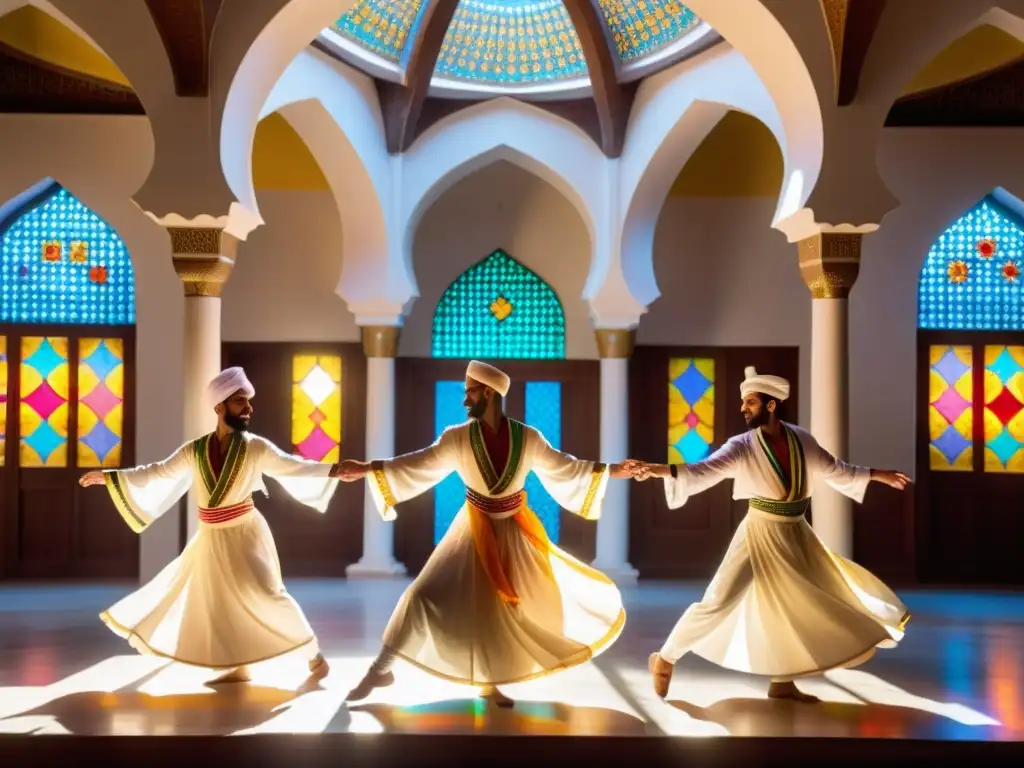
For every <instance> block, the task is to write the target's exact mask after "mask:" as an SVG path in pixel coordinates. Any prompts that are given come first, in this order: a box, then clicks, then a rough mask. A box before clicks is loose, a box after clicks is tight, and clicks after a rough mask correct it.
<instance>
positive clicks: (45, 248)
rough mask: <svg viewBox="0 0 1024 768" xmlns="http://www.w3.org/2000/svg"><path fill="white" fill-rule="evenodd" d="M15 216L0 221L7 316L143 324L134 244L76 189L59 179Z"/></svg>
mask: <svg viewBox="0 0 1024 768" xmlns="http://www.w3.org/2000/svg"><path fill="white" fill-rule="evenodd" d="M8 221H9V220H8ZM8 221H0V232H2V233H3V236H2V239H0V323H70V324H75V325H133V324H134V323H135V277H134V273H133V271H132V262H131V258H130V257H129V255H128V250H127V248H125V245H124V242H123V241H122V240H121V238H120V237H119V236H118V234H117V232H115V231H114V230H113V228H112V227H111V226H110V225H109V224H107V223H106V222H105V221H104V220H103V219H101V218H100V217H99V216H97V215H96V214H95V213H93V212H92V211H91V210H89V209H88V208H86V207H85V206H84V205H83V204H82V203H81V202H80V201H79V200H78V199H77V198H75V197H74V196H73V195H72V194H71V193H70V192H68V191H67V190H66V189H64V188H63V187H61V186H60V185H59V184H56V183H54V184H53V186H52V187H51V188H50V190H49V192H48V196H46V197H44V198H43V200H42V201H41V202H39V203H37V204H36V206H35V207H34V208H32V209H30V210H28V211H25V212H23V213H21V215H20V216H19V217H18V218H17V220H15V221H14V222H13V223H11V224H10V226H9V227H8V226H6V225H7V224H8Z"/></svg>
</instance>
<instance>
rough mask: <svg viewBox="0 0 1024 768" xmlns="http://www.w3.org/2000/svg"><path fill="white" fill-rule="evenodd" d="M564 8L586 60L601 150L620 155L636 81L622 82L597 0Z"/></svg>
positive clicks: (580, 0) (582, 0)
mask: <svg viewBox="0 0 1024 768" xmlns="http://www.w3.org/2000/svg"><path fill="white" fill-rule="evenodd" d="M565 9H566V10H567V11H568V12H569V18H570V19H572V23H573V26H574V27H575V28H576V34H577V35H578V36H579V39H580V47H581V48H582V49H583V55H584V57H585V58H586V60H587V70H588V72H589V74H590V86H591V89H592V91H593V99H594V104H595V105H596V107H597V115H598V121H599V123H600V126H601V141H600V146H601V151H602V152H604V154H605V155H606V156H607V157H619V156H620V155H621V154H622V148H623V146H624V145H625V142H626V126H627V125H628V123H629V113H630V110H631V109H632V108H633V99H634V98H635V97H636V90H637V83H629V84H626V85H622V84H620V83H619V78H618V71H617V68H616V63H617V61H618V56H617V54H616V53H615V46H614V44H613V43H612V41H611V40H610V39H609V36H608V30H607V28H606V27H605V24H604V18H603V16H602V14H601V11H600V9H599V8H598V5H597V2H596V0H573V2H568V3H566V4H565Z"/></svg>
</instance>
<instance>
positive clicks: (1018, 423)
mask: <svg viewBox="0 0 1024 768" xmlns="http://www.w3.org/2000/svg"><path fill="white" fill-rule="evenodd" d="M984 414H985V416H984V419H985V471H986V472H1004V473H1021V472H1024V346H1005V345H1002V344H997V345H988V346H986V347H985V411H984Z"/></svg>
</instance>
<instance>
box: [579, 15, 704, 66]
mask: <svg viewBox="0 0 1024 768" xmlns="http://www.w3.org/2000/svg"><path fill="white" fill-rule="evenodd" d="M597 4H598V7H599V8H600V9H601V13H602V14H604V18H605V22H606V23H607V25H608V32H609V34H610V35H611V37H612V41H613V42H614V43H615V50H616V51H617V52H618V54H619V60H620V61H622V62H628V61H636V60H637V59H642V58H644V57H645V56H648V55H650V54H652V53H654V52H656V51H659V50H661V49H662V48H665V47H666V46H668V45H670V44H672V43H674V42H675V41H676V40H678V39H679V38H681V37H682V36H683V35H685V34H687V33H688V32H690V31H692V30H693V29H694V28H696V27H697V25H698V24H699V23H700V19H698V18H697V16H696V15H695V14H694V12H693V11H691V10H690V9H689V8H687V7H686V6H685V5H682V4H681V3H679V2H676V0H646V1H645V2H643V3H625V2H623V1H622V0H597Z"/></svg>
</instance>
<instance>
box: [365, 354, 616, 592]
mask: <svg viewBox="0 0 1024 768" xmlns="http://www.w3.org/2000/svg"><path fill="white" fill-rule="evenodd" d="M492 362H493V364H494V365H497V366H499V367H500V368H501V369H502V370H503V371H505V372H506V373H508V375H509V376H510V377H511V378H512V386H511V388H510V389H509V393H508V396H507V397H506V400H505V411H506V413H507V414H508V415H509V416H510V417H511V418H514V419H519V420H522V421H526V422H527V423H530V422H531V421H533V422H535V423H534V426H537V427H538V428H540V429H541V431H546V429H551V428H550V427H547V426H546V425H545V424H543V423H540V422H539V421H538V418H537V416H538V415H537V414H535V413H534V414H531V413H528V412H527V411H528V410H529V409H528V407H527V406H528V403H529V401H530V389H531V388H533V389H535V390H536V389H539V388H540V387H543V386H545V385H548V384H552V383H557V384H558V385H559V387H558V388H559V390H560V397H559V413H558V414H557V415H556V416H555V418H556V419H557V421H558V422H559V423H558V424H557V427H558V429H560V432H561V434H560V435H559V436H558V437H559V438H560V439H559V440H557V441H556V440H555V439H554V435H553V434H548V435H547V436H548V438H549V440H551V442H552V444H555V445H557V446H558V447H560V448H561V450H564V451H566V452H568V453H571V454H573V455H575V456H578V457H580V458H585V459H597V458H598V454H599V449H600V445H599V441H600V423H599V418H600V402H599V398H600V378H599V377H600V365H599V363H598V362H597V361H596V360H593V361H591V360H500V361H492ZM465 376H466V361H464V360H445V359H433V358H430V359H424V358H399V359H398V360H397V368H396V393H397V406H396V431H395V450H396V452H397V453H399V454H402V453H407V452H409V451H415V450H417V449H419V448H422V447H424V446H427V445H429V444H430V443H432V442H433V441H434V440H435V438H436V437H437V426H438V423H437V418H438V417H439V413H438V405H439V402H438V400H437V398H438V396H439V395H440V397H442V398H446V399H445V400H443V401H441V402H440V406H441V415H440V418H441V419H442V421H449V422H451V423H454V422H457V421H464V420H465V418H466V416H465V410H464V409H462V408H461V404H462V398H463V397H464V382H465ZM439 382H450V383H451V384H450V385H448V386H446V385H444V384H441V385H440V386H439ZM531 416H534V417H535V418H532V419H531V418H530V417H531ZM552 432H553V430H552ZM384 458H386V457H384ZM533 483H534V480H533V479H531V481H528V483H527V491H528V493H529V494H530V499H531V504H533V505H534V507H535V509H537V506H539V504H540V503H541V502H539V499H540V498H541V497H542V496H543V494H542V493H541V492H540V488H539V484H536V485H534V484H533ZM462 487H463V486H462V485H461V481H459V480H458V479H457V478H456V477H455V476H450V477H449V478H448V479H446V480H445V481H443V482H442V483H440V484H438V486H436V487H435V488H434V489H433V490H431V491H428V492H427V493H424V494H422V495H421V496H419V497H417V498H415V499H410V500H409V501H407V502H405V503H403V504H401V505H400V506H399V508H398V519H397V520H396V521H395V525H396V529H395V557H396V559H397V560H398V561H399V562H401V563H403V564H404V565H405V567H406V568H407V569H408V570H409V571H410V572H412V573H414V572H416V571H418V570H419V569H420V568H422V567H423V564H424V563H425V562H426V560H427V558H428V557H429V556H430V553H431V552H432V551H433V549H434V545H435V541H436V539H437V536H436V533H439V532H441V530H440V529H443V528H446V524H447V519H442V521H441V525H440V528H439V527H438V526H437V525H435V509H436V505H437V504H438V503H439V502H438V499H440V500H441V502H440V509H438V510H437V511H438V514H439V515H440V516H441V517H442V518H444V515H446V514H447V513H448V512H449V511H450V514H451V515H452V516H454V513H455V511H457V509H458V505H459V504H461V494H460V489H461V488H462ZM449 508H450V510H449ZM537 511H538V514H539V515H540V516H541V517H542V518H543V517H544V515H543V514H542V510H540V509H537ZM553 511H554V513H555V514H556V515H557V520H558V543H559V546H561V547H562V548H564V549H565V550H566V551H568V552H571V553H572V554H573V555H575V556H576V557H579V558H580V559H582V560H584V561H589V560H592V559H593V557H594V547H595V542H596V538H595V537H596V532H595V523H593V522H588V521H586V520H582V519H581V518H579V517H578V516H576V515H573V514H571V513H569V512H566V511H565V510H561V509H558V508H557V505H556V506H555V509H554V510H553Z"/></svg>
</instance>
